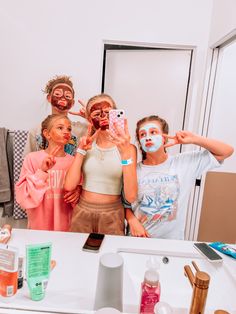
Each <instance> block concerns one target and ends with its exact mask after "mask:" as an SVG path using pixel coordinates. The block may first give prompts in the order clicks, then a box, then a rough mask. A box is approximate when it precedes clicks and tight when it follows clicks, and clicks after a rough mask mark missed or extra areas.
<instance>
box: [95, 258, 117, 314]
mask: <svg viewBox="0 0 236 314" xmlns="http://www.w3.org/2000/svg"><path fill="white" fill-rule="evenodd" d="M104 307H105V308H106V307H110V308H115V309H117V310H119V311H120V312H122V311H123V258H122V257H121V256H120V255H119V254H117V253H106V254H103V255H102V256H101V257H100V261H99V268H98V276H97V287H96V296H95V304H94V309H95V310H99V309H101V308H104Z"/></svg>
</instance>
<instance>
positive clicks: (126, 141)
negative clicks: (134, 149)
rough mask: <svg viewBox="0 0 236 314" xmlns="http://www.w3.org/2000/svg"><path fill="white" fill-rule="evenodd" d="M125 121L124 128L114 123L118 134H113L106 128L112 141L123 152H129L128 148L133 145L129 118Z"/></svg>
mask: <svg viewBox="0 0 236 314" xmlns="http://www.w3.org/2000/svg"><path fill="white" fill-rule="evenodd" d="M124 122H125V123H124V130H123V129H122V128H121V127H119V126H117V124H116V123H114V128H115V133H116V134H112V133H111V132H110V131H109V130H106V131H107V132H108V133H109V135H110V141H111V142H112V143H113V144H115V145H116V146H117V148H118V150H119V151H120V153H121V154H122V153H124V152H127V149H129V148H130V145H131V144H130V139H131V137H130V134H129V130H128V123H127V119H125V120H124Z"/></svg>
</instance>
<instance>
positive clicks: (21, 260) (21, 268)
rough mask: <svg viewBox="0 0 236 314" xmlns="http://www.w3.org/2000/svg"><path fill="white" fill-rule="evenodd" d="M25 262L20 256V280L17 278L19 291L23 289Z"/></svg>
mask: <svg viewBox="0 0 236 314" xmlns="http://www.w3.org/2000/svg"><path fill="white" fill-rule="evenodd" d="M23 261H24V258H23V257H22V256H19V258H18V278H17V289H20V288H22V287H23V282H24V276H23Z"/></svg>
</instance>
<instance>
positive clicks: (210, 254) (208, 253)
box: [193, 242, 223, 262]
mask: <svg viewBox="0 0 236 314" xmlns="http://www.w3.org/2000/svg"><path fill="white" fill-rule="evenodd" d="M193 246H194V247H195V248H196V249H197V250H198V251H199V252H200V253H201V254H203V255H204V256H205V257H206V258H207V259H208V261H209V262H222V261H223V258H222V257H221V256H220V255H219V254H217V253H216V252H215V251H214V250H213V249H212V248H211V247H210V246H209V245H208V244H206V243H204V242H201V243H199V242H197V243H194V244H193Z"/></svg>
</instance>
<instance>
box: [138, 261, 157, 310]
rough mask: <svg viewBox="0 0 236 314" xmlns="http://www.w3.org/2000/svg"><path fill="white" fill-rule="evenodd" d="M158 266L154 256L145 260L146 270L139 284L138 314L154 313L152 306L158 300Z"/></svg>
mask: <svg viewBox="0 0 236 314" xmlns="http://www.w3.org/2000/svg"><path fill="white" fill-rule="evenodd" d="M158 268H159V263H158V261H157V260H156V259H155V258H150V259H149V260H148V261H147V270H146V272H145V275H144V281H143V282H142V284H141V301H140V314H154V307H155V305H156V303H157V302H159V300H160V294H161V287H160V282H159V273H158Z"/></svg>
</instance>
